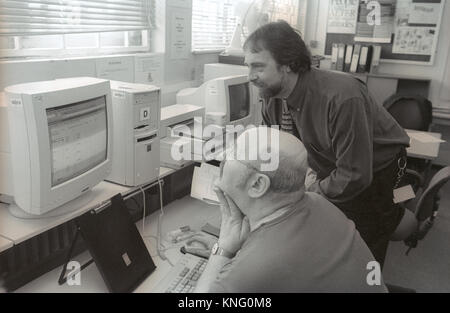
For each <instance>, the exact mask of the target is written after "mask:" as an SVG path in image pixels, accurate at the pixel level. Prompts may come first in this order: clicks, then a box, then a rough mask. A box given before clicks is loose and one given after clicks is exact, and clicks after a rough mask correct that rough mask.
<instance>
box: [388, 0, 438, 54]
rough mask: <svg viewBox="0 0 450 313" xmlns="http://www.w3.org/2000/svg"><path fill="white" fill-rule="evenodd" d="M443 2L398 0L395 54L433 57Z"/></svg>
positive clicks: (393, 50) (393, 49)
mask: <svg viewBox="0 0 450 313" xmlns="http://www.w3.org/2000/svg"><path fill="white" fill-rule="evenodd" d="M442 10H443V2H442V1H439V0H437V1H433V2H430V1H425V0H423V1H420V0H419V1H418V0H397V10H396V15H395V36H394V43H393V45H392V52H393V53H402V54H414V55H431V54H433V50H434V49H435V47H436V44H437V28H438V24H439V19H440V15H441V11H442Z"/></svg>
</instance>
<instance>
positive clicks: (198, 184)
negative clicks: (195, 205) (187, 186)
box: [191, 163, 220, 203]
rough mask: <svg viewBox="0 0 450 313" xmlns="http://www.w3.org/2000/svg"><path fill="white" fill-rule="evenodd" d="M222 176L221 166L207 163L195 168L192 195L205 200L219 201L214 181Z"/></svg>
mask: <svg viewBox="0 0 450 313" xmlns="http://www.w3.org/2000/svg"><path fill="white" fill-rule="evenodd" d="M219 177H220V168H219V167H217V166H213V165H210V164H207V163H202V165H201V166H200V167H197V166H196V167H195V168H194V174H193V176H192V186H191V197H193V198H196V199H199V200H202V201H205V202H217V203H219V199H218V198H217V195H216V193H215V192H214V190H213V187H214V182H215V180H216V179H218V178H219Z"/></svg>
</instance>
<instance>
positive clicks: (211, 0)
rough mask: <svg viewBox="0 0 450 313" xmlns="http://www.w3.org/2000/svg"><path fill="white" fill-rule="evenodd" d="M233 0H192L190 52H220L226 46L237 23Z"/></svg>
mask: <svg viewBox="0 0 450 313" xmlns="http://www.w3.org/2000/svg"><path fill="white" fill-rule="evenodd" d="M235 2H236V1H233V0H194V1H193V3H192V50H194V51H202V50H220V49H223V48H225V47H227V46H228V44H229V43H230V41H231V37H232V36H233V32H234V29H235V27H236V23H237V17H236V16H235V12H234V9H235Z"/></svg>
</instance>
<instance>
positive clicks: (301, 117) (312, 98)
mask: <svg viewBox="0 0 450 313" xmlns="http://www.w3.org/2000/svg"><path fill="white" fill-rule="evenodd" d="M287 102H288V106H289V109H290V110H291V113H292V118H293V120H294V122H295V125H296V127H297V130H298V134H299V139H300V140H301V141H302V142H303V144H304V145H305V147H306V149H307V151H308V163H309V166H310V167H311V168H312V169H313V170H314V171H315V172H316V173H317V178H318V181H317V182H316V183H315V185H314V186H313V188H312V189H311V190H315V191H317V192H319V193H321V194H323V195H325V196H326V197H327V198H328V199H329V200H331V201H333V202H344V201H348V200H351V199H352V198H354V197H355V196H356V195H358V194H359V193H360V192H362V191H363V190H364V189H366V188H367V187H368V186H369V185H370V184H371V182H372V177H373V173H374V172H377V171H379V170H381V169H383V168H385V167H387V166H388V165H389V164H390V163H391V162H392V161H393V159H394V157H395V156H396V155H397V154H398V153H399V151H400V149H401V147H404V146H408V145H409V137H408V135H407V134H406V132H405V131H404V130H403V129H402V128H401V127H400V125H399V124H398V123H397V122H396V121H395V120H394V118H393V117H392V116H391V115H390V114H389V113H388V112H387V111H386V110H385V109H384V108H383V107H382V106H381V104H377V103H376V102H375V100H374V99H373V98H372V97H371V96H370V95H369V93H368V90H367V87H366V86H365V84H364V83H362V82H361V81H360V80H358V79H356V78H355V77H353V76H352V75H349V74H346V73H340V72H333V71H325V70H320V69H316V68H312V69H311V70H310V71H307V72H305V73H303V74H301V75H300V76H299V78H298V80H297V83H296V86H295V88H294V90H293V91H292V93H291V94H290V95H289V97H288V98H287ZM279 110H281V107H280V106H279V105H276V104H275V99H274V98H271V99H266V101H264V104H263V108H262V116H263V121H264V123H265V124H266V125H269V126H270V125H280V116H281V114H280V111H279Z"/></svg>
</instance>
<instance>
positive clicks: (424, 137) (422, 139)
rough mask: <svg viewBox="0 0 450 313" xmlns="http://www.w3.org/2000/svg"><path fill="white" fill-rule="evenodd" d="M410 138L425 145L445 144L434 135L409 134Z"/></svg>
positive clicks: (422, 133)
mask: <svg viewBox="0 0 450 313" xmlns="http://www.w3.org/2000/svg"><path fill="white" fill-rule="evenodd" d="M408 136H409V138H411V139H415V140H418V141H420V142H423V143H437V142H445V140H442V139H440V138H437V137H434V136H433V135H431V134H428V133H424V132H408Z"/></svg>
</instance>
